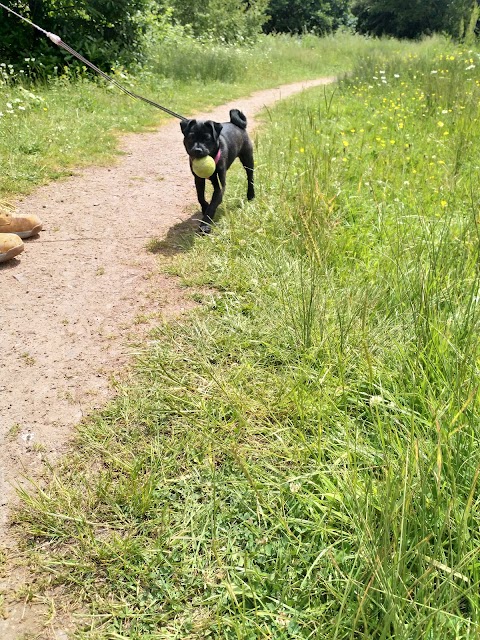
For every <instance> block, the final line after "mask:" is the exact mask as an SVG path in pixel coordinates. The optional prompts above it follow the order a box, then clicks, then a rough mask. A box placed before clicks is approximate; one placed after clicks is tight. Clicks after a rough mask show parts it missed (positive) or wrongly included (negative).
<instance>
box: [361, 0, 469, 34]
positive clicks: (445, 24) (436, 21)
mask: <svg viewBox="0 0 480 640" xmlns="http://www.w3.org/2000/svg"><path fill="white" fill-rule="evenodd" d="M352 11H353V13H354V15H355V16H356V17H357V28H358V31H359V32H360V33H369V34H372V35H376V36H382V35H390V36H395V37H398V38H418V37H419V36H422V35H425V34H427V35H428V34H432V33H441V32H444V33H449V34H450V35H452V36H454V37H460V38H463V37H465V36H468V35H470V37H471V35H472V33H473V31H474V29H475V26H476V22H477V19H478V5H477V0H354V3H353V7H352ZM472 20H473V24H472Z"/></svg>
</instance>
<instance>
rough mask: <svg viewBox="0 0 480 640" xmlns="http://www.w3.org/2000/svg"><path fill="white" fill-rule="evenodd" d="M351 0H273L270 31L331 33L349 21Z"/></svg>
mask: <svg viewBox="0 0 480 640" xmlns="http://www.w3.org/2000/svg"><path fill="white" fill-rule="evenodd" d="M349 8H350V1H349V0H331V1H328V0H270V4H269V8H268V13H269V16H270V18H269V20H268V22H267V23H266V25H265V28H264V30H265V31H266V32H267V33H272V32H276V33H304V32H313V33H319V34H324V33H329V32H330V31H334V30H336V29H338V27H340V26H342V25H346V24H348V23H349V21H350V18H351V15H350V10H349Z"/></svg>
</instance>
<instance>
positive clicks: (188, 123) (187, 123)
mask: <svg viewBox="0 0 480 640" xmlns="http://www.w3.org/2000/svg"><path fill="white" fill-rule="evenodd" d="M196 124H197V121H196V120H180V129H181V130H182V133H183V135H186V134H187V133H188V131H189V130H190V129H191V128H192V127H193V126H194V125H196Z"/></svg>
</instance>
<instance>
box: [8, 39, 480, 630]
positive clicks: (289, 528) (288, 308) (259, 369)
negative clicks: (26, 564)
mask: <svg viewBox="0 0 480 640" xmlns="http://www.w3.org/2000/svg"><path fill="white" fill-rule="evenodd" d="M364 47H365V48H364V50H363V52H360V51H359V50H357V52H356V55H355V56H354V57H351V51H352V50H351V49H350V50H349V51H348V52H347V51H346V52H345V53H344V56H345V57H343V58H342V57H341V56H338V60H339V62H338V64H340V65H341V64H345V70H347V69H348V70H349V71H350V72H351V73H349V75H348V76H346V77H344V78H343V79H342V80H341V81H340V82H339V83H338V85H336V86H331V87H327V88H322V89H315V90H310V91H308V92H305V93H304V94H302V95H301V96H300V97H296V98H294V99H290V100H287V101H285V102H282V103H280V104H279V105H278V106H277V107H276V108H275V109H273V110H269V112H268V113H266V114H265V123H264V126H263V128H262V131H261V135H260V136H259V138H258V144H257V150H256V154H257V156H256V157H257V166H258V170H257V181H258V185H259V186H258V197H257V199H256V200H255V201H254V203H249V204H246V203H245V202H244V200H243V192H244V176H243V175H242V172H241V171H240V168H238V169H237V170H236V171H233V170H232V171H233V176H232V178H231V179H230V182H229V197H228V198H227V200H226V202H225V203H224V207H223V209H224V211H223V213H224V215H223V216H222V217H221V219H220V220H219V221H218V224H217V226H216V228H215V231H214V233H213V234H212V235H211V236H210V237H208V238H204V239H202V240H201V242H193V243H192V242H191V239H190V238H189V237H185V238H183V239H182V238H179V239H177V245H178V246H175V247H174V248H175V250H176V251H177V257H176V258H175V259H174V261H173V263H172V264H171V266H170V269H171V271H172V272H173V273H175V274H177V275H178V277H179V278H181V279H182V281H183V283H184V284H185V286H186V287H188V288H189V290H190V292H191V295H192V296H193V297H194V299H195V300H196V301H197V302H198V303H199V308H198V309H197V310H196V311H195V312H193V313H192V314H191V315H190V316H189V317H188V319H187V320H182V321H181V322H176V323H168V324H165V325H161V326H159V327H158V328H157V329H156V330H155V331H154V332H153V334H152V336H151V339H150V341H149V343H148V345H146V346H145V349H144V350H143V352H142V353H141V355H140V356H139V358H138V362H137V367H136V376H135V379H134V381H133V382H132V384H131V385H130V386H128V387H125V388H120V389H119V392H118V398H117V399H116V400H115V401H114V402H113V403H112V404H110V405H109V406H108V407H106V408H105V410H103V411H102V412H101V413H99V414H98V415H96V416H94V417H93V418H91V419H89V420H88V421H86V422H85V423H84V424H82V426H81V427H80V430H79V434H78V441H77V443H76V446H75V448H74V450H73V451H72V453H71V454H70V455H69V457H68V458H67V459H65V460H64V461H63V462H62V463H61V464H60V465H58V466H57V467H56V468H54V469H49V470H48V482H46V484H45V486H43V487H42V488H41V489H37V490H32V492H30V493H29V494H26V493H25V494H24V495H23V501H24V508H23V511H22V512H21V513H20V514H18V521H19V522H21V523H22V526H23V528H24V531H25V536H26V541H28V546H29V548H30V551H31V554H32V557H33V558H34V560H35V563H36V566H37V571H38V572H39V573H40V575H41V576H43V579H44V581H45V582H48V583H50V584H53V585H57V586H58V587H59V592H58V593H59V602H60V601H63V602H64V603H65V602H66V603H68V604H67V605H66V606H70V607H78V608H79V610H80V611H81V612H82V622H81V624H80V625H79V630H78V634H77V637H78V638H79V639H80V638H81V639H83V640H87V639H88V640H94V639H95V640H100V639H101V640H114V639H115V640H119V639H121V638H122V639H126V638H128V639H132V640H133V639H135V640H136V639H138V640H140V639H142V640H154V639H155V640H159V639H163V638H164V639H169V640H173V639H178V640H180V639H185V638H191V639H194V638H222V639H225V640H227V639H228V640H230V639H234V638H235V639H242V640H250V639H254V638H272V639H273V638H274V639H276V640H277V639H280V640H281V639H290V638H316V639H322V640H324V639H328V640H353V639H364V640H367V639H369V640H371V639H372V640H373V639H375V640H383V639H385V640H386V639H389V638H395V639H396V640H417V639H418V640H420V639H421V640H438V639H440V638H441V639H449V640H450V639H455V640H473V639H474V638H478V629H479V622H480V619H479V618H480V601H479V600H480V598H479V583H480V565H479V561H478V549H479V543H480V535H479V524H480V523H479V517H478V500H479V498H478V495H479V493H478V488H477V487H478V477H479V474H480V463H479V459H478V450H479V444H480V420H479V411H478V409H479V407H478V383H479V377H478V347H479V345H478V336H479V322H480V313H479V301H480V297H479V269H478V264H479V263H478V258H479V255H478V254H479V217H478V210H479V200H480V195H479V192H478V188H477V185H478V171H479V168H480V135H479V134H480V122H479V97H480V73H479V55H478V54H477V52H476V51H475V50H466V49H464V48H461V47H460V46H456V45H454V44H452V43H450V42H447V41H445V40H442V39H440V38H434V39H431V40H427V41H424V42H422V43H416V44H403V43H402V44H401V43H398V42H394V41H388V42H385V43H382V42H374V41H366V42H365V44H364ZM309 59H310V58H309ZM319 67H321V65H320V63H319ZM335 70H336V69H334V68H333V65H332V67H329V65H328V64H327V63H326V62H325V65H324V66H323V67H321V69H320V73H325V72H329V73H331V72H332V71H335ZM337 70H338V69H337ZM310 72H312V73H314V72H315V70H312V69H310V70H308V71H305V75H308V74H309V73H310ZM317 75H318V73H317ZM282 77H284V76H282ZM297 77H298V76H297ZM292 79H293V78H292ZM271 80H272V84H274V81H273V80H274V78H273V77H272V78H271ZM231 88H232V90H235V91H236V90H237V89H238V90H240V88H241V85H240V84H238V85H237V84H235V83H233V84H232V87H231ZM91 91H92V92H95V93H96V92H100V89H99V88H97V87H94V88H92V89H91ZM185 104H186V103H185ZM176 106H177V108H179V109H180V110H181V108H182V107H181V106H178V105H176ZM131 108H132V109H133V107H131ZM136 108H137V107H135V109H136ZM184 108H186V107H184ZM142 109H143V107H142ZM139 110H140V107H139ZM85 612H88V614H87V615H85Z"/></svg>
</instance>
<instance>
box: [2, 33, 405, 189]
mask: <svg viewBox="0 0 480 640" xmlns="http://www.w3.org/2000/svg"><path fill="white" fill-rule="evenodd" d="M52 46H53V45H52ZM379 46H380V47H381V48H382V49H383V50H393V49H394V48H395V44H394V41H385V42H384V43H382V44H381V45H379V44H378V43H375V42H374V41H368V40H364V39H363V38H360V37H355V36H352V35H349V34H339V35H338V36H335V37H333V36H332V37H328V38H324V39H319V38H315V37H313V36H312V37H310V36H307V37H305V38H293V37H287V36H278V37H264V38H262V39H260V41H259V42H258V43H257V44H255V45H251V46H246V45H245V46H242V47H239V46H233V45H231V46H226V45H223V46H222V45H218V44H215V43H209V44H205V43H203V44H202V43H199V42H198V41H196V40H195V39H194V38H186V37H185V36H182V37H178V36H176V35H175V34H174V33H173V34H171V37H170V38H167V39H165V40H164V41H162V42H161V43H160V44H158V43H152V44H151V45H150V48H149V53H148V62H147V63H145V64H144V65H143V66H141V67H138V68H133V69H131V70H126V69H123V68H118V69H115V70H114V72H113V76H114V77H115V79H116V80H117V81H118V82H120V83H121V84H123V85H124V86H125V87H126V88H127V89H130V90H133V91H135V92H137V93H139V94H141V95H144V96H146V97H149V98H151V99H153V100H155V101H157V102H159V103H160V104H162V105H165V106H167V107H169V108H171V109H173V110H174V111H176V112H177V113H180V114H182V115H187V116H188V115H189V114H191V113H195V112H198V111H199V110H202V109H205V108H208V107H212V106H215V105H218V104H222V103H224V102H227V101H228V100H230V99H233V98H235V97H240V96H243V95H247V94H249V93H251V92H252V91H254V90H256V89H264V88H268V87H275V86H278V85H280V84H283V83H288V82H294V81H298V80H302V79H309V78H316V77H320V76H322V75H335V74H342V73H344V72H346V71H348V70H350V69H351V68H352V65H353V64H354V60H355V59H357V58H358V57H359V56H360V55H361V54H362V53H364V52H366V51H368V50H373V49H377V48H378V47H379ZM70 62H71V60H68V59H67V58H66V60H65V66H64V67H63V68H59V69H57V70H56V73H43V72H42V68H41V66H40V61H39V60H35V59H33V58H26V59H25V64H24V65H23V68H22V69H18V68H16V67H13V65H8V64H6V63H5V62H3V61H1V60H0V176H1V177H0V197H2V196H3V197H7V198H8V197H14V196H15V195H18V194H24V193H29V192H30V191H31V190H32V189H34V188H35V187H36V186H38V185H40V184H43V183H45V182H48V181H49V180H52V179H58V178H61V177H62V176H67V175H71V173H72V172H74V171H75V168H78V167H81V166H85V165H90V164H98V165H100V164H106V163H107V164H108V163H111V162H112V160H113V159H115V156H116V155H117V154H118V134H119V133H121V132H130V131H139V130H149V129H151V128H152V127H155V126H158V124H159V123H160V122H162V121H164V119H165V118H166V117H168V116H165V115H164V114H163V113H162V112H160V111H157V110H156V109H153V108H152V107H150V106H148V105H145V104H143V103H141V102H138V101H135V100H132V99H131V98H129V97H127V96H125V95H124V94H123V93H121V92H120V91H119V90H118V89H116V88H115V87H113V86H112V85H108V84H107V83H105V81H103V80H98V78H97V77H92V75H91V74H90V73H88V72H87V70H86V68H85V67H78V66H69V64H68V63H70Z"/></svg>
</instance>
